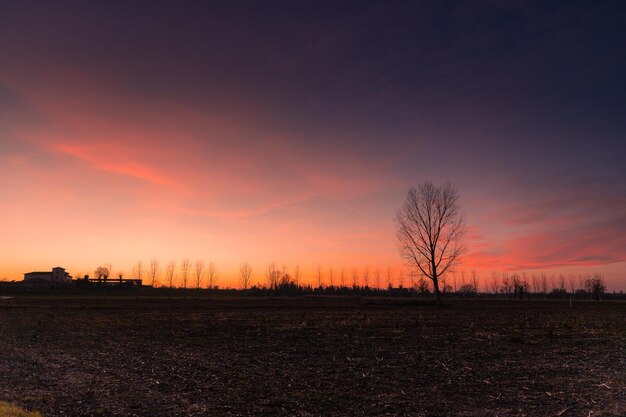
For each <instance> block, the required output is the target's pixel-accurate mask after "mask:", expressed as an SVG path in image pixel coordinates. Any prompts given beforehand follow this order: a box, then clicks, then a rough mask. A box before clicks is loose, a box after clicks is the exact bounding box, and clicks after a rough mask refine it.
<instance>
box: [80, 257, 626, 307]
mask: <svg viewBox="0 0 626 417" xmlns="http://www.w3.org/2000/svg"><path fill="white" fill-rule="evenodd" d="M111 271H112V266H111V264H104V265H101V266H99V267H98V268H96V270H95V272H94V275H95V277H96V278H98V279H99V280H102V281H103V282H107V280H109V281H114V280H115V279H116V278H121V277H123V275H124V273H123V272H118V273H117V274H115V275H116V276H113V277H112V276H111V275H112V274H111ZM259 275H260V277H259ZM132 276H133V278H135V279H140V280H142V281H143V282H144V284H147V285H149V286H152V287H154V288H157V287H160V288H163V287H165V288H170V289H183V290H189V289H196V290H201V289H205V290H206V289H208V290H211V291H220V292H222V293H224V292H233V293H241V292H243V293H245V294H250V295H258V296H273V295H286V296H292V295H316V294H317V295H343V296H345V295H358V296H388V297H394V296H396V297H419V296H429V295H431V294H432V291H433V288H432V283H431V282H430V280H429V279H427V278H425V277H424V276H423V275H418V274H408V276H406V277H405V276H404V273H403V271H401V270H400V271H399V272H398V274H396V276H395V277H394V274H393V271H392V269H391V268H386V269H385V270H382V269H381V268H373V269H370V268H369V267H364V268H362V269H360V270H359V269H358V268H352V269H350V270H347V269H346V268H344V267H341V268H339V269H337V270H335V269H333V268H328V269H324V268H322V267H318V268H317V270H316V271H315V273H314V276H306V277H303V276H302V273H301V270H300V267H299V266H296V267H295V268H293V270H292V271H288V269H287V267H286V266H282V267H281V268H279V267H278V266H277V265H276V263H270V264H269V265H268V266H267V268H266V269H265V270H264V271H263V272H262V273H261V274H257V276H256V278H257V279H256V282H255V283H253V282H252V280H253V269H252V266H251V265H250V264H249V263H244V264H243V265H241V267H240V269H239V271H238V276H237V280H238V284H239V285H238V288H220V286H219V285H218V284H219V283H218V277H219V276H218V270H217V267H216V265H215V264H214V263H213V262H205V261H203V260H197V261H195V262H191V261H190V260H188V259H183V260H182V261H181V262H176V261H170V262H168V263H167V264H165V265H164V266H163V267H161V264H160V262H159V261H158V260H156V259H154V260H152V261H151V262H150V263H148V264H144V262H143V261H139V262H137V263H136V264H135V265H134V266H133V267H132ZM87 277H88V276H87V275H86V276H85V278H87ZM259 278H260V279H259ZM440 285H441V292H442V294H443V295H444V296H445V297H468V298H470V297H498V298H509V299H529V298H534V299H537V298H546V299H565V298H574V299H596V300H599V299H601V298H613V297H618V296H619V295H620V294H615V293H613V294H609V293H607V292H606V284H605V281H604V278H603V277H602V276H601V275H599V274H595V275H590V276H584V275H564V274H559V275H557V274H551V275H548V274H546V273H532V274H527V273H511V272H506V271H505V272H498V271H495V272H492V273H491V274H490V276H488V277H486V278H485V277H481V276H480V275H479V273H478V271H476V270H472V271H470V272H469V273H468V272H466V271H459V273H448V274H446V275H444V276H443V277H441V281H440ZM622 295H623V294H622Z"/></svg>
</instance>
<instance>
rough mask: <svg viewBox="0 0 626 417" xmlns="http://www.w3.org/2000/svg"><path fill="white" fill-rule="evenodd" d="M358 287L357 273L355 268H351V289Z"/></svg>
mask: <svg viewBox="0 0 626 417" xmlns="http://www.w3.org/2000/svg"><path fill="white" fill-rule="evenodd" d="M358 286H359V271H358V270H357V269H356V268H352V287H353V288H358Z"/></svg>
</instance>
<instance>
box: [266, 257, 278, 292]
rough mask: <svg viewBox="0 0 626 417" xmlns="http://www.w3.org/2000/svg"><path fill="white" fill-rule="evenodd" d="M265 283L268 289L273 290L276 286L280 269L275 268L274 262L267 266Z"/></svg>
mask: <svg viewBox="0 0 626 417" xmlns="http://www.w3.org/2000/svg"><path fill="white" fill-rule="evenodd" d="M266 278H267V285H268V287H269V288H270V289H272V290H275V289H277V288H278V281H279V279H280V271H279V270H278V268H276V263H275V262H272V263H271V264H269V265H268V267H267V276H266Z"/></svg>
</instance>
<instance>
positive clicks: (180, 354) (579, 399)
mask: <svg viewBox="0 0 626 417" xmlns="http://www.w3.org/2000/svg"><path fill="white" fill-rule="evenodd" d="M625 349H626V303H624V302H600V303H594V302H582V301H580V302H574V303H573V305H572V306H571V307H570V305H569V303H568V302H561V301H537V300H536V301H523V302H520V301H508V302H507V301H488V300H474V301H456V302H452V303H449V304H447V305H444V306H442V307H434V306H432V305H429V303H427V302H419V301H412V300H391V299H390V300H386V299H357V298H315V297H304V298H296V299H261V298H259V299H189V298H144V297H117V298H111V297H108V298H102V297H93V298H88V297H59V296H21V297H15V298H9V299H3V300H0V352H1V355H2V356H1V359H0V400H3V401H8V402H12V403H15V404H18V405H20V406H22V407H25V408H27V409H30V410H39V411H41V412H42V414H43V415H44V416H103V417H104V416H107V417H109V416H248V415H255V416H424V417H426V416H624V415H626V364H625V352H626V350H625Z"/></svg>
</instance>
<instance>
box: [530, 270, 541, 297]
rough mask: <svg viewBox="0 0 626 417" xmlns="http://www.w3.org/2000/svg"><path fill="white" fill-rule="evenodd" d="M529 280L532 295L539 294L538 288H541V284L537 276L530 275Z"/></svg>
mask: <svg viewBox="0 0 626 417" xmlns="http://www.w3.org/2000/svg"><path fill="white" fill-rule="evenodd" d="M530 278H531V282H532V284H533V293H535V294H537V293H539V288H541V282H540V280H539V276H537V274H532V276H531V277H530Z"/></svg>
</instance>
